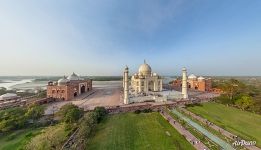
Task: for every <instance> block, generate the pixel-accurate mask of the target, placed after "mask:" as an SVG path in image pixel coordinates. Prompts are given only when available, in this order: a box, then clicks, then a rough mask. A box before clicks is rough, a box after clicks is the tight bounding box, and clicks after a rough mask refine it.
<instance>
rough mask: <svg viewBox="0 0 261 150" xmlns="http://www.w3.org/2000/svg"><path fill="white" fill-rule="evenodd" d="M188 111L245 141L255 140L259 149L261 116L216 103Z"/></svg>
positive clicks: (260, 144) (260, 143)
mask: <svg viewBox="0 0 261 150" xmlns="http://www.w3.org/2000/svg"><path fill="white" fill-rule="evenodd" d="M188 110H190V111H192V112H193V113H195V114H198V115H200V116H202V117H204V118H206V119H208V120H209V121H211V122H213V123H215V124H217V125H218V126H220V127H222V128H224V129H226V130H228V131H230V132H232V133H234V134H236V135H238V136H240V137H242V138H244V139H246V140H252V141H253V140H255V141H256V142H257V145H258V146H259V147H261V115H258V114H254V113H250V112H246V111H241V110H239V109H236V108H232V107H227V106H225V105H222V104H217V103H205V104H203V106H194V107H189V108H188Z"/></svg>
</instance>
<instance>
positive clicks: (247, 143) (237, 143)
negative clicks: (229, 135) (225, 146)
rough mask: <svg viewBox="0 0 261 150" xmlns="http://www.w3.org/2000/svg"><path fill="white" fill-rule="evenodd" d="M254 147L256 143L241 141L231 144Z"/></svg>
mask: <svg viewBox="0 0 261 150" xmlns="http://www.w3.org/2000/svg"><path fill="white" fill-rule="evenodd" d="M254 145H256V141H245V140H241V141H235V142H234V143H233V146H254Z"/></svg>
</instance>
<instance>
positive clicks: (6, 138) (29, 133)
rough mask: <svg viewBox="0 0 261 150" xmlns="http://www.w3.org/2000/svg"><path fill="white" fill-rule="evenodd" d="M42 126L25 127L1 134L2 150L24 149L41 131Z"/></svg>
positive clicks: (0, 144) (0, 146)
mask: <svg viewBox="0 0 261 150" xmlns="http://www.w3.org/2000/svg"><path fill="white" fill-rule="evenodd" d="M41 129H42V128H38V129H32V128H30V129H24V130H18V131H14V132H12V133H10V134H8V135H2V136H0V149H1V150H18V149H23V147H24V146H25V144H26V143H27V142H28V141H29V140H30V139H31V138H32V137H34V136H35V135H36V134H38V133H40V131H41Z"/></svg>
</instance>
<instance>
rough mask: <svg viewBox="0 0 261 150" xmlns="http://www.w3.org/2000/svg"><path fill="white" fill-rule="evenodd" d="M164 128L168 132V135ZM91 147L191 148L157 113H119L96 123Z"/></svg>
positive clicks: (113, 149)
mask: <svg viewBox="0 0 261 150" xmlns="http://www.w3.org/2000/svg"><path fill="white" fill-rule="evenodd" d="M166 132H169V133H170V136H168V135H167V133H166ZM88 149H90V150H105V149H106V150H125V149H128V150H144V149H157V150H167V149H171V150H175V149H177V150H180V149H184V150H190V149H194V148H193V146H192V145H191V144H190V143H188V142H187V141H186V139H185V138H184V137H183V136H182V135H180V134H179V133H178V132H177V131H176V130H175V129H174V128H173V127H172V126H171V125H170V124H169V123H168V122H167V121H166V120H164V119H163V118H162V117H161V116H160V114H159V113H147V114H144V113H142V114H134V113H126V114H118V115H112V116H109V117H107V118H106V119H105V120H104V121H103V122H102V123H101V124H99V125H98V129H97V132H96V133H95V136H94V137H93V138H92V139H91V140H90V143H89V146H88Z"/></svg>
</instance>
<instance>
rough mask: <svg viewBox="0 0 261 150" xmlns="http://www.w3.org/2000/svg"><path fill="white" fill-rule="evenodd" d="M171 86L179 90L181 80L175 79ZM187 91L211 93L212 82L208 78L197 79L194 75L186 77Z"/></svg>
mask: <svg viewBox="0 0 261 150" xmlns="http://www.w3.org/2000/svg"><path fill="white" fill-rule="evenodd" d="M172 86H173V88H174V89H180V88H181V86H182V80H181V79H176V80H174V81H173V83H172ZM187 87H188V89H193V90H198V91H211V90H212V82H211V79H210V78H204V77H202V76H200V77H197V76H195V75H194V74H191V75H189V76H188V80H187Z"/></svg>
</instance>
